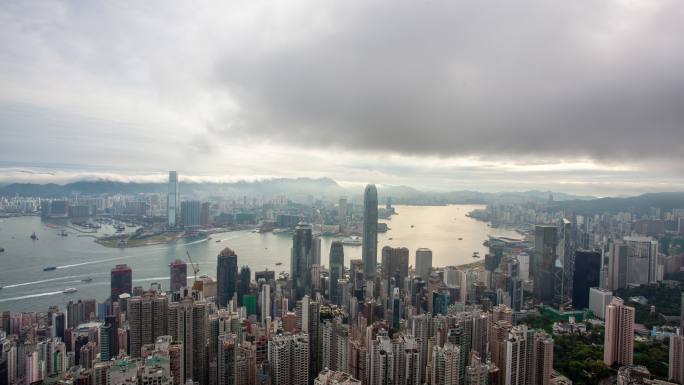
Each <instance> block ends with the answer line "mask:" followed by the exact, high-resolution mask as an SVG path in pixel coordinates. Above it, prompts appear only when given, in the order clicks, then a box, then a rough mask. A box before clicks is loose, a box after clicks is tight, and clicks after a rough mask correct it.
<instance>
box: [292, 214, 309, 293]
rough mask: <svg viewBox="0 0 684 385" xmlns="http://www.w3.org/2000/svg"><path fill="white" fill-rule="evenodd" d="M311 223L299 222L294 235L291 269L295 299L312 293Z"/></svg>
mask: <svg viewBox="0 0 684 385" xmlns="http://www.w3.org/2000/svg"><path fill="white" fill-rule="evenodd" d="M312 231H313V230H312V228H311V225H309V224H305V223H299V224H298V225H297V227H296V228H295V232H294V234H293V235H292V258H291V264H290V270H291V274H290V276H291V277H292V281H293V285H294V292H295V301H296V300H299V299H300V298H302V297H303V296H304V295H310V294H311V274H310V269H311V265H312V257H313V255H312V246H313V237H312Z"/></svg>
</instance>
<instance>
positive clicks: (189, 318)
mask: <svg viewBox="0 0 684 385" xmlns="http://www.w3.org/2000/svg"><path fill="white" fill-rule="evenodd" d="M208 309H209V304H208V303H207V302H205V301H195V300H194V299H192V298H190V297H186V298H183V299H182V300H180V301H178V302H172V303H171V304H169V313H168V314H169V316H168V326H169V335H170V336H171V337H173V340H174V342H178V343H181V344H182V346H183V363H184V368H183V375H184V378H183V382H182V383H185V382H186V381H188V380H192V381H194V382H199V383H202V384H206V383H207V379H208V373H207V366H206V365H205V364H206V361H207V360H206V357H207V343H206V341H207V340H208V337H209V333H208V330H207V326H208Z"/></svg>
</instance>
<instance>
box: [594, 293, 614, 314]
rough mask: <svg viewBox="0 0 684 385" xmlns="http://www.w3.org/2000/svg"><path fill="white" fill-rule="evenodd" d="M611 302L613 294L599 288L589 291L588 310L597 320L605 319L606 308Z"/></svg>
mask: <svg viewBox="0 0 684 385" xmlns="http://www.w3.org/2000/svg"><path fill="white" fill-rule="evenodd" d="M612 300H613V292H612V291H610V290H606V289H603V288H600V287H592V288H590V289H589V310H591V311H592V313H594V316H595V317H596V318H599V319H605V318H606V307H607V306H608V305H609V304H610V302H611V301H612Z"/></svg>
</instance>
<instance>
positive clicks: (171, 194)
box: [166, 171, 178, 227]
mask: <svg viewBox="0 0 684 385" xmlns="http://www.w3.org/2000/svg"><path fill="white" fill-rule="evenodd" d="M166 216H167V217H168V225H169V227H176V220H177V219H178V173H177V172H176V171H169V191H168V195H167V201H166Z"/></svg>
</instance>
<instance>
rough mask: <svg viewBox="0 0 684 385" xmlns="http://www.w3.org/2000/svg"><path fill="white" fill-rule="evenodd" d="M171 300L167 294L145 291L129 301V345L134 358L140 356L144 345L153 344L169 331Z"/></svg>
mask: <svg viewBox="0 0 684 385" xmlns="http://www.w3.org/2000/svg"><path fill="white" fill-rule="evenodd" d="M168 311H169V301H168V297H167V296H166V295H157V294H156V293H155V294H152V293H149V292H148V293H145V294H144V295H143V296H142V297H138V296H136V297H132V298H131V299H130V300H129V301H128V324H129V338H130V342H129V347H130V349H131V351H130V355H131V357H132V358H140V357H141V351H142V347H143V345H146V344H153V343H154V342H155V341H156V340H157V337H159V336H163V335H166V334H167V333H168Z"/></svg>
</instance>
